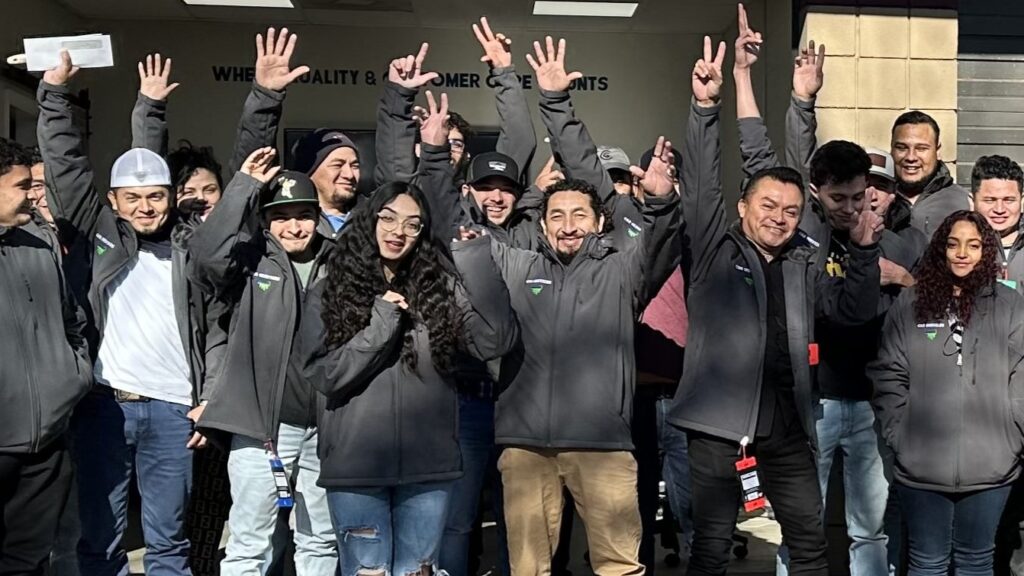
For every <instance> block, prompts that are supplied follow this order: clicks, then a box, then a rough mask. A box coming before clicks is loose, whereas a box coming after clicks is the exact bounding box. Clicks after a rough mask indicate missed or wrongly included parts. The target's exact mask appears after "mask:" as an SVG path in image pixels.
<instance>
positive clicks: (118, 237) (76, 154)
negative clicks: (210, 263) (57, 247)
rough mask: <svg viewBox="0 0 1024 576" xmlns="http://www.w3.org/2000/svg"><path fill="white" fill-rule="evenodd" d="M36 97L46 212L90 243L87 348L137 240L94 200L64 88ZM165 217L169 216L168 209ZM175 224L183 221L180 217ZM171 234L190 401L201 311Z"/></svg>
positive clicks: (200, 346)
mask: <svg viewBox="0 0 1024 576" xmlns="http://www.w3.org/2000/svg"><path fill="white" fill-rule="evenodd" d="M37 99H38V101H39V124H38V139H39V143H40V152H41V153H42V156H43V161H44V163H45V166H46V180H47V182H48V183H49V186H50V191H51V192H52V195H51V196H50V197H49V198H50V200H51V202H50V207H51V211H52V212H53V215H54V218H55V219H56V220H57V222H58V225H59V226H60V225H68V226H71V227H72V228H74V229H75V231H76V232H77V234H80V235H82V236H84V237H85V238H89V239H90V240H91V242H92V244H93V247H94V250H93V251H92V252H90V253H89V258H90V261H89V262H88V263H83V265H85V266H88V267H89V268H90V269H91V283H90V287H89V302H88V305H89V307H90V309H91V315H92V318H93V324H92V326H90V331H89V333H88V334H89V340H90V344H91V345H92V349H93V350H99V343H100V341H101V340H102V337H103V330H104V326H105V323H106V320H107V318H106V312H107V311H106V298H105V296H104V292H105V290H106V288H107V286H108V285H109V284H110V283H111V282H112V281H113V280H115V279H116V278H117V277H118V275H119V273H120V272H121V271H122V270H124V269H125V267H127V266H130V265H131V263H132V262H133V261H134V260H135V258H136V257H137V254H138V249H139V239H138V237H137V235H136V233H135V229H134V228H132V226H131V224H130V223H129V222H127V221H126V220H123V219H121V218H119V217H118V216H117V215H116V214H115V213H114V211H113V210H111V209H110V208H109V207H108V206H105V205H104V202H103V200H101V198H100V194H99V191H98V190H97V189H96V186H95V183H94V180H93V169H92V166H91V165H90V163H89V159H88V157H87V155H86V153H85V150H84V148H83V139H82V135H81V132H80V130H79V128H78V127H77V126H76V125H75V123H74V121H73V119H72V113H71V103H70V93H69V91H68V89H67V87H65V86H52V85H50V84H47V83H46V82H40V83H39V90H38V93H37ZM169 218H171V219H174V218H175V214H174V212H173V211H172V214H171V216H169ZM178 224H179V225H183V224H182V222H181V221H178ZM171 236H172V239H171V248H172V256H171V258H172V275H173V278H172V283H173V285H172V298H173V299H174V309H175V316H176V320H177V324H178V332H179V336H180V337H181V342H182V347H183V349H184V351H185V356H186V358H187V360H188V363H189V368H190V370H189V372H190V379H191V382H192V390H193V399H194V400H195V401H198V395H199V393H200V391H201V389H202V383H203V377H204V374H205V353H206V342H205V326H206V317H205V313H206V309H205V306H204V304H203V303H202V299H201V298H199V297H198V295H197V294H195V292H194V291H193V289H192V286H191V285H190V284H189V282H188V279H187V278H186V275H185V265H186V261H185V258H186V247H185V246H183V245H182V244H181V243H180V241H179V240H180V238H181V236H180V235H178V234H174V233H172V234H171Z"/></svg>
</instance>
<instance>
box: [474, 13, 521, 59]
mask: <svg viewBox="0 0 1024 576" xmlns="http://www.w3.org/2000/svg"><path fill="white" fill-rule="evenodd" d="M473 34H475V35H476V39H477V42H480V47H481V48H483V49H484V55H483V56H481V57H480V61H481V62H487V63H488V64H490V65H491V68H507V67H509V66H511V65H512V51H511V48H512V40H511V39H509V38H507V37H506V36H505V35H504V34H502V33H500V32H499V33H497V34H495V33H494V32H491V26H490V24H488V23H487V17H486V16H484V17H482V18H480V25H479V26H477V25H476V24H473Z"/></svg>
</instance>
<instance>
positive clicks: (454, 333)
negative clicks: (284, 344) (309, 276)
mask: <svg viewBox="0 0 1024 576" xmlns="http://www.w3.org/2000/svg"><path fill="white" fill-rule="evenodd" d="M402 194H405V195H408V196H411V197H412V198H413V200H415V201H416V203H417V204H419V207H420V211H421V213H422V216H421V222H422V223H423V231H422V232H421V233H420V235H419V237H418V240H417V242H416V246H415V247H414V248H413V249H412V251H411V252H410V253H409V254H408V255H407V256H406V257H405V260H404V261H403V262H402V264H401V266H400V268H399V269H398V271H397V273H396V274H395V277H394V278H393V279H392V281H391V283H390V284H389V283H388V282H387V281H386V280H385V279H384V271H383V264H382V262H381V258H380V247H379V246H378V245H377V237H376V229H377V214H378V212H380V210H381V209H382V208H383V207H384V206H386V205H388V204H390V203H391V201H392V200H394V199H395V197H397V196H399V195H402ZM456 278H457V272H456V271H455V267H454V265H453V264H452V262H451V260H450V256H449V255H448V254H447V252H446V251H445V247H444V245H443V244H441V242H440V241H439V240H438V239H437V238H436V236H435V235H434V233H433V231H432V230H431V218H430V212H429V209H428V203H427V200H426V197H425V196H424V194H423V192H422V191H421V190H420V189H419V188H417V187H416V186H415V185H413V184H407V183H403V182H392V183H388V184H384V185H383V186H381V187H380V188H379V189H377V191H376V192H374V193H373V195H372V196H371V197H370V198H369V200H367V201H364V202H362V203H361V205H360V206H358V207H357V208H356V209H355V210H354V211H353V213H352V216H351V217H350V220H349V222H348V223H347V224H346V225H345V228H344V230H343V231H342V233H341V234H340V235H339V236H338V245H337V247H336V248H335V249H334V251H333V253H332V254H331V256H330V259H329V260H328V262H327V278H326V279H325V285H324V295H323V313H322V317H323V321H324V326H325V328H326V331H327V345H328V347H330V348H335V347H337V346H340V345H342V344H344V343H346V342H348V341H349V340H351V339H352V338H353V337H354V336H355V335H356V334H357V333H359V332H360V331H361V330H363V329H364V328H366V327H367V326H368V325H369V323H370V312H371V310H372V308H373V304H374V300H376V298H377V297H379V296H381V295H382V294H384V293H385V292H387V291H388V290H392V291H395V292H397V293H399V294H401V295H403V296H405V299H406V302H408V304H409V314H408V318H411V319H412V320H413V321H412V322H405V323H404V324H403V326H402V330H403V342H402V353H401V359H402V361H403V362H404V363H405V364H406V366H407V367H408V368H409V370H410V371H412V372H416V371H417V370H416V365H417V362H418V360H417V355H416V349H415V347H414V346H413V338H412V335H413V332H414V330H415V326H416V325H423V326H426V328H427V331H428V334H429V341H430V356H431V361H432V362H433V365H434V368H435V369H436V370H437V371H438V373H440V374H442V375H449V374H451V372H452V366H453V364H454V358H455V354H456V351H457V350H458V348H459V346H460V344H461V339H460V334H461V328H462V326H461V315H460V313H459V310H458V306H457V305H456V303H455V282H456Z"/></svg>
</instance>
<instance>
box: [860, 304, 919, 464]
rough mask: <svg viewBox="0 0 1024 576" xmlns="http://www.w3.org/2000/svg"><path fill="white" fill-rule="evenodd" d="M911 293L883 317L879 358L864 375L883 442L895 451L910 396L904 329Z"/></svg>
mask: <svg viewBox="0 0 1024 576" xmlns="http://www.w3.org/2000/svg"><path fill="white" fill-rule="evenodd" d="M912 302H913V292H912V291H910V290H908V291H906V292H904V294H903V296H902V297H900V299H899V300H898V301H897V302H896V304H895V305H894V306H893V308H892V309H891V310H889V313H888V314H887V315H886V317H885V324H884V326H883V328H882V338H881V343H880V345H879V348H878V358H876V359H875V360H874V361H873V362H871V363H870V364H868V367H867V375H868V377H869V378H871V381H872V382H873V383H874V390H875V392H874V396H873V398H872V399H871V405H872V406H873V407H874V409H875V415H876V416H877V418H878V424H879V426H880V430H881V433H882V439H883V440H885V442H886V444H888V445H889V446H890V447H892V448H894V449H895V448H896V445H897V443H898V440H899V438H898V437H897V431H898V430H899V425H900V421H901V420H902V419H903V417H904V412H905V411H906V406H907V398H908V397H909V395H910V362H909V361H908V360H907V352H906V351H907V344H906V335H905V334H904V330H905V328H904V326H905V324H906V322H907V321H908V316H909V314H911V313H912V309H913V307H912Z"/></svg>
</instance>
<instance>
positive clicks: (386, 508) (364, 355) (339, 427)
mask: <svg viewBox="0 0 1024 576" xmlns="http://www.w3.org/2000/svg"><path fill="white" fill-rule="evenodd" d="M430 220H431V216H430V212H429V210H428V205H427V201H426V199H425V197H424V194H423V192H422V191H420V189H419V188H417V187H416V186H414V185H411V184H405V183H390V184H385V185H384V186H382V187H381V188H380V189H378V190H377V191H376V192H375V193H374V194H373V196H371V197H370V198H369V200H368V201H366V202H365V204H363V205H361V206H360V207H359V208H358V209H357V210H356V212H355V213H354V214H353V216H352V219H351V221H350V223H349V224H348V225H347V226H346V229H345V232H344V233H343V234H341V235H340V236H339V238H338V246H337V248H336V249H335V252H334V254H333V255H332V257H331V259H330V261H329V262H328V269H327V277H326V278H325V279H324V281H322V282H321V283H319V284H318V285H317V287H316V288H314V291H313V293H312V294H311V295H310V297H309V298H308V300H307V304H306V308H305V311H304V316H303V322H302V328H301V331H302V335H301V342H300V350H301V352H300V355H301V358H302V362H303V375H304V376H305V377H306V378H307V379H308V380H309V381H310V383H311V384H312V385H313V386H315V387H316V388H317V389H318V390H319V391H320V392H321V393H322V394H323V395H324V396H325V398H326V407H325V410H323V411H322V413H321V420H320V447H319V452H320V458H321V472H320V481H319V484H320V485H322V486H324V487H325V488H327V495H328V496H327V497H328V504H329V506H330V509H331V518H332V521H333V523H334V528H335V532H336V535H337V538H338V545H339V547H340V550H339V552H340V557H341V573H342V575H343V576H355V575H356V574H358V573H373V574H395V575H396V576H400V575H405V574H424V575H429V574H430V573H431V572H432V571H434V570H437V569H438V568H439V567H437V566H435V564H436V559H437V553H438V548H439V546H440V542H441V536H442V534H443V532H444V525H445V518H446V511H447V502H448V495H449V491H450V487H451V485H452V482H453V481H454V480H455V479H456V478H458V477H460V476H461V475H462V462H461V456H460V452H459V443H458V438H457V433H456V430H457V425H458V409H457V406H458V397H457V395H456V391H455V386H454V382H453V379H452V368H453V365H454V364H455V359H456V355H457V354H459V353H461V352H467V353H469V354H471V355H473V356H475V357H477V358H479V359H481V360H484V361H487V360H493V359H496V358H499V357H501V356H503V355H504V354H506V353H507V352H508V351H509V350H511V348H512V346H513V344H514V343H515V342H516V340H517V338H518V325H517V324H516V321H515V319H514V316H513V314H512V311H511V305H510V303H509V295H508V290H507V288H505V285H504V283H503V281H502V279H501V276H500V274H499V273H498V268H497V266H496V265H495V263H494V262H493V260H492V259H491V252H490V237H487V236H482V237H478V238H473V239H468V238H469V237H470V236H473V234H468V233H467V234H466V235H465V237H466V238H467V240H466V241H463V242H458V243H456V244H455V245H454V248H453V250H452V252H451V253H450V254H449V253H448V252H447V249H446V248H445V246H444V245H443V244H441V239H440V238H436V237H435V236H434V233H433V231H432V229H431V221H430ZM453 256H454V258H452V257H453ZM452 259H454V263H455V265H454V266H453V265H452ZM440 568H443V566H442V567H440Z"/></svg>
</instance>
